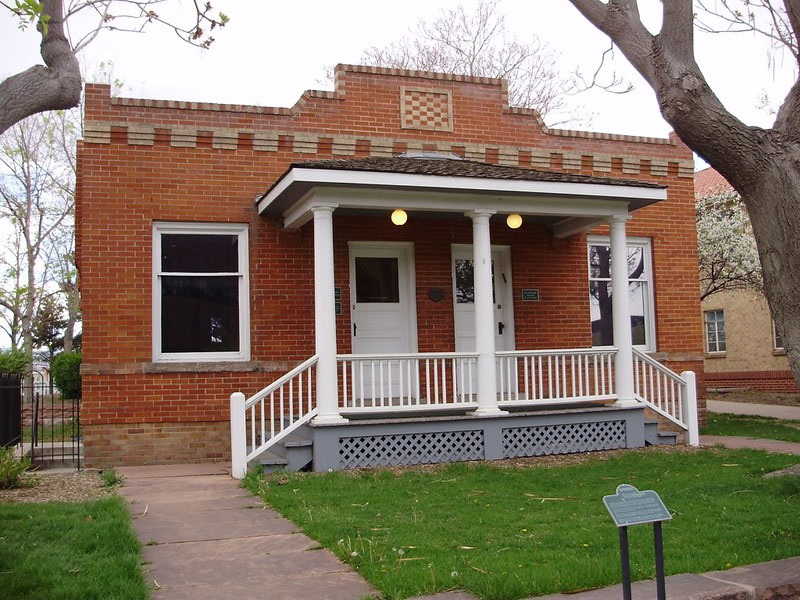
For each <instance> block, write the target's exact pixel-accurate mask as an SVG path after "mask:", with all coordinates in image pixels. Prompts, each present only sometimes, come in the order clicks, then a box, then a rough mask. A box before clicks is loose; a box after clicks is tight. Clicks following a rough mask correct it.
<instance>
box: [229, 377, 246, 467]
mask: <svg viewBox="0 0 800 600" xmlns="http://www.w3.org/2000/svg"><path fill="white" fill-rule="evenodd" d="M244 402H245V400H244V394H243V393H242V392H234V393H233V394H231V476H232V477H233V478H234V479H242V478H244V476H245V475H247V437H246V435H245V415H244Z"/></svg>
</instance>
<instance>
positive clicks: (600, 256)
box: [589, 246, 611, 278]
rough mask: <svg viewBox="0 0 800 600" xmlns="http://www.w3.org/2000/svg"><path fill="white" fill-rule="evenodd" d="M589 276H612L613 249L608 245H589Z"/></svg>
mask: <svg viewBox="0 0 800 600" xmlns="http://www.w3.org/2000/svg"><path fill="white" fill-rule="evenodd" d="M589 277H590V278H596V277H603V278H608V277H611V249H610V248H609V247H608V246H589Z"/></svg>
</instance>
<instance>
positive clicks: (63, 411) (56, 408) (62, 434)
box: [0, 371, 83, 469]
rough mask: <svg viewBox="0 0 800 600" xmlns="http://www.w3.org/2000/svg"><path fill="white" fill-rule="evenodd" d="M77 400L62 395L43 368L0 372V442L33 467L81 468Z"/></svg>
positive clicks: (79, 408)
mask: <svg viewBox="0 0 800 600" xmlns="http://www.w3.org/2000/svg"><path fill="white" fill-rule="evenodd" d="M80 412H81V404H80V399H77V398H76V399H68V398H64V397H63V396H62V395H61V393H60V392H59V391H58V390H57V389H55V388H54V386H53V382H52V380H51V379H50V377H49V374H48V373H47V372H44V371H33V372H30V373H23V374H22V375H17V374H7V373H3V374H0V434H2V437H0V443H1V444H2V445H5V446H17V447H18V449H19V451H20V452H21V453H22V454H23V455H25V456H27V457H28V458H30V460H31V463H32V464H33V465H34V466H37V467H42V468H46V467H75V468H77V469H80V468H81V460H82V450H83V446H82V444H81V434H80V423H81V414H80Z"/></svg>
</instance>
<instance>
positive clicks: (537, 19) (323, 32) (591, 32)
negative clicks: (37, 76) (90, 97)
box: [0, 0, 794, 137]
mask: <svg viewBox="0 0 800 600" xmlns="http://www.w3.org/2000/svg"><path fill="white" fill-rule="evenodd" d="M458 4H459V2H458V0H405V1H404V2H376V1H375V0H371V1H365V0H337V1H336V2H331V1H322V0H307V1H306V2H291V3H290V2H270V1H267V0H214V7H215V9H219V10H222V11H224V12H225V13H226V14H227V15H228V16H229V17H230V23H229V25H228V26H226V27H225V28H224V29H223V30H221V31H219V33H218V34H217V35H216V36H215V37H216V42H215V43H214V44H213V46H212V48H211V49H210V50H207V51H203V50H199V49H197V48H193V47H191V46H189V45H188V44H185V43H182V42H181V41H180V40H178V39H177V38H176V36H175V34H174V33H173V32H171V31H166V30H163V29H162V30H158V29H157V28H155V27H153V28H151V29H150V30H149V31H148V32H146V33H143V34H132V33H123V32H113V33H112V32H103V33H101V34H100V36H98V38H97V39H96V40H95V41H94V42H92V44H90V45H89V46H88V47H87V48H86V49H85V50H84V51H83V52H82V54H81V61H82V63H83V64H84V65H85V71H86V72H88V73H92V72H94V71H95V70H96V69H95V65H96V64H97V63H99V62H101V61H111V62H112V63H113V64H114V76H115V77H116V78H118V79H120V80H122V81H124V83H125V87H124V89H123V93H122V95H125V96H132V97H145V98H158V99H175V100H192V101H208V102H224V103H236V104H257V105H265V106H284V107H288V106H291V105H293V104H294V103H295V102H296V101H297V99H298V98H299V97H300V95H301V94H302V92H303V91H304V90H306V89H329V88H330V87H332V84H328V83H321V82H322V81H324V75H325V72H326V69H328V68H330V67H331V66H333V65H334V64H336V63H359V62H361V56H362V53H363V51H364V50H365V49H367V48H369V47H372V46H378V47H383V46H386V45H388V44H389V43H391V42H393V41H396V40H398V39H399V38H401V37H402V36H404V35H407V34H408V33H409V30H410V29H412V28H413V27H414V26H415V25H416V24H417V22H418V21H419V20H420V19H428V20H431V19H433V18H435V17H436V16H437V15H438V14H439V13H440V11H442V10H445V9H448V8H453V7H455V6H457V5H458ZM465 4H466V5H467V6H469V5H471V4H474V0H465ZM639 4H640V9H641V11H642V14H643V15H644V17H645V19H646V22H647V24H648V26H649V27H651V28H653V29H655V28H657V27H658V25H659V14H660V10H661V2H660V0H640V2H639ZM166 8H167V9H168V10H172V11H180V10H182V11H183V14H184V15H186V14H190V12H191V2H190V0H169V3H168V4H167V5H166ZM500 8H501V10H502V12H504V13H505V15H506V26H507V28H508V30H509V32H510V33H511V34H512V35H516V36H517V37H518V38H519V39H520V40H521V41H526V40H528V39H530V36H531V35H536V36H539V38H540V39H542V40H543V41H545V42H547V44H549V46H550V47H551V49H552V50H554V51H555V52H556V53H558V55H559V58H558V61H559V66H560V67H561V68H562V69H564V70H565V71H572V70H574V69H575V68H580V69H581V70H582V71H583V72H584V73H591V72H593V71H594V69H595V68H596V66H597V64H598V61H599V57H600V54H601V53H602V51H603V50H605V49H607V48H608V46H609V42H608V39H607V38H606V37H605V36H604V35H603V34H601V33H600V32H598V31H597V30H596V29H594V27H592V26H591V25H590V24H589V23H588V22H587V21H585V20H584V19H583V17H581V15H580V14H579V13H578V12H577V11H576V10H575V9H574V8H573V7H572V5H571V4H570V3H569V2H568V1H567V0H501V4H500ZM37 35H38V34H37V33H36V32H35V31H34V30H33V29H32V28H29V29H28V30H27V31H25V32H20V31H18V29H17V23H16V22H15V20H14V18H13V16H11V15H10V13H9V12H8V11H6V10H2V12H0V57H2V59H0V76H7V75H10V74H12V73H14V72H16V71H19V70H22V69H24V68H27V67H29V66H31V65H33V64H36V63H40V62H41V58H40V57H39V55H38V38H37ZM768 50H769V49H768V47H767V46H766V44H765V43H764V42H763V41H761V40H760V39H758V38H756V37H754V36H752V35H751V34H737V35H716V36H715V35H709V34H705V35H699V36H698V42H697V59H698V62H699V63H700V66H701V67H702V68H703V69H704V72H705V73H706V76H707V78H708V80H709V82H710V84H711V86H712V88H713V89H714V90H715V91H716V92H717V94H718V95H719V96H720V98H721V99H722V101H723V103H724V104H725V105H726V106H727V107H728V108H729V109H730V110H732V111H733V112H734V114H736V115H737V116H738V117H739V118H740V119H742V120H744V121H745V122H747V123H749V124H754V125H761V126H767V125H769V122H770V120H771V119H770V115H769V114H768V112H767V111H765V110H759V109H758V108H757V106H758V103H759V98H760V97H761V96H762V94H763V93H764V92H765V91H766V92H768V94H769V96H770V97H771V98H772V99H773V101H777V100H779V99H780V98H782V97H783V95H784V94H785V91H786V90H787V89H788V86H789V85H791V82H792V81H793V76H794V74H793V70H792V66H791V60H789V57H788V56H786V57H785V60H783V57H781V55H780V54H774V53H773V54H772V55H770V53H769V51H768ZM770 56H772V59H773V60H772V61H770ZM771 63H772V64H771ZM781 63H783V64H781ZM613 71H615V72H616V73H617V74H619V75H622V76H623V77H625V78H626V79H627V80H628V81H630V82H631V83H633V85H634V88H635V89H634V91H633V92H631V93H628V94H624V95H616V94H610V93H608V92H605V91H602V90H590V91H589V92H585V93H582V94H578V95H576V96H573V97H571V98H570V102H571V103H572V104H573V105H574V106H577V107H578V108H579V110H580V111H581V112H582V113H584V114H591V115H592V123H591V126H589V127H587V128H588V129H591V130H594V131H604V132H611V133H623V134H632V135H645V136H659V137H664V136H666V135H667V134H668V133H669V131H670V127H669V125H668V124H667V123H666V122H665V121H663V119H662V118H661V116H660V114H659V112H658V106H657V103H656V100H655V96H654V94H653V92H652V91H651V90H650V88H649V87H648V86H647V84H645V83H644V81H643V80H642V79H641V78H640V77H639V76H638V74H637V73H636V72H635V71H634V70H633V69H632V68H631V67H630V66H629V65H628V64H627V62H626V61H625V60H624V58H623V57H622V55H621V53H619V52H617V55H616V60H615V62H614V63H613ZM607 72H608V73H610V71H607Z"/></svg>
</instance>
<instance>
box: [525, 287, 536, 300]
mask: <svg viewBox="0 0 800 600" xmlns="http://www.w3.org/2000/svg"><path fill="white" fill-rule="evenodd" d="M522 301H523V302H538V301H539V290H538V288H537V289H527V290H522Z"/></svg>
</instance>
